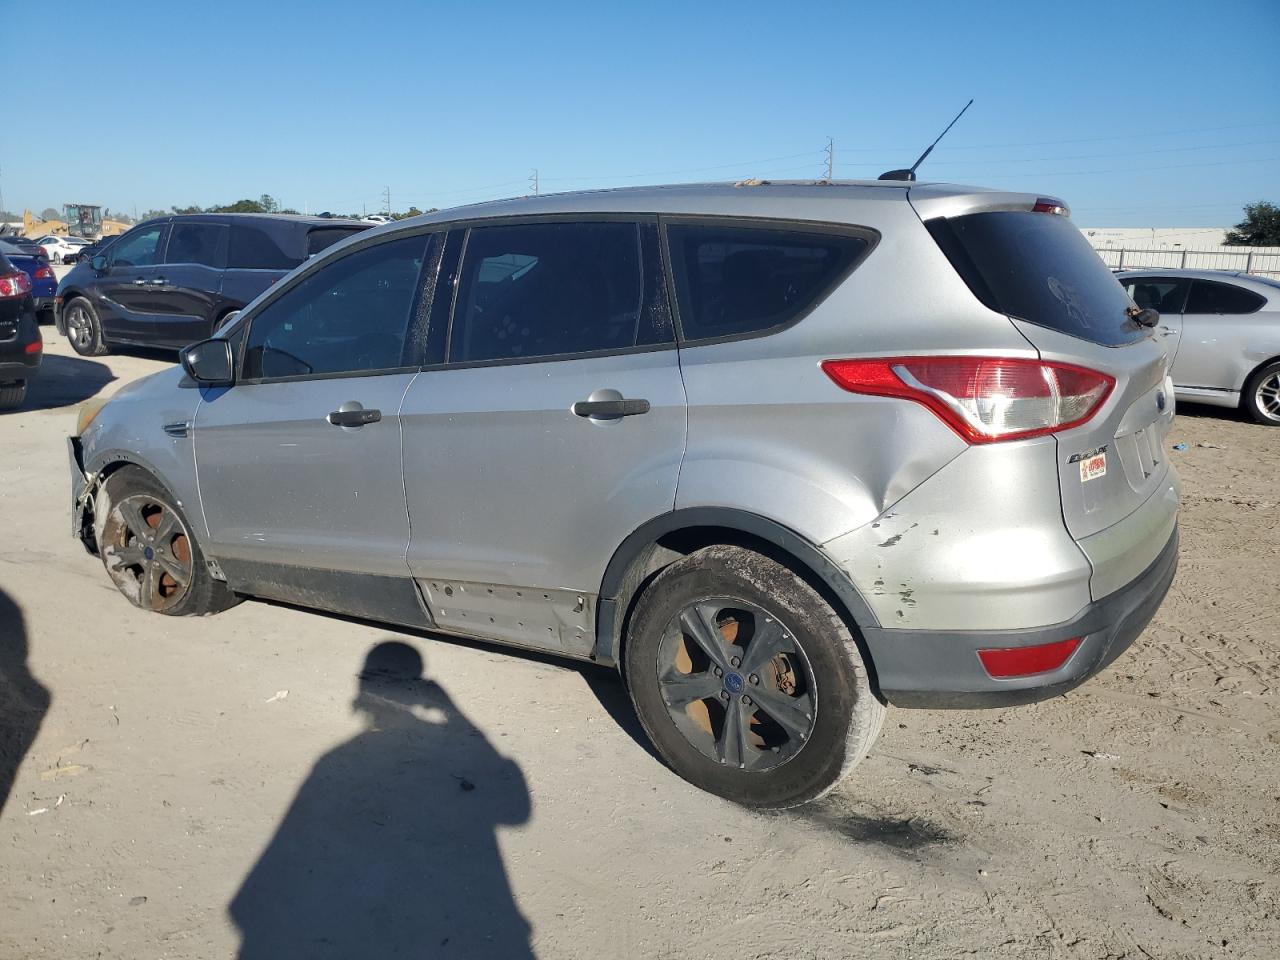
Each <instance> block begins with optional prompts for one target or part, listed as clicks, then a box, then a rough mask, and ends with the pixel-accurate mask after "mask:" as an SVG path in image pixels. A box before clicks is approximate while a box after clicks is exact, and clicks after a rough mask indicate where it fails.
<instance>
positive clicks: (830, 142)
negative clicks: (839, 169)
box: [827, 137, 836, 180]
mask: <svg viewBox="0 0 1280 960" xmlns="http://www.w3.org/2000/svg"><path fill="white" fill-rule="evenodd" d="M835 166H836V142H835V140H834V139H833V138H832V137H827V179H828V180H834V179H835V177H834V173H835Z"/></svg>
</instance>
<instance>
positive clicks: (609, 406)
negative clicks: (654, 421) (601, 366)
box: [573, 398, 649, 419]
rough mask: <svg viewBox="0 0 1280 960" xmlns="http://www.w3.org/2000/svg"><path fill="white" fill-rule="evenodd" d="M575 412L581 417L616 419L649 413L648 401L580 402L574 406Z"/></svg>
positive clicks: (619, 399) (620, 399)
mask: <svg viewBox="0 0 1280 960" xmlns="http://www.w3.org/2000/svg"><path fill="white" fill-rule="evenodd" d="M573 412H574V413H575V414H576V415H577V416H579V417H599V418H601V419H615V418H617V417H635V416H639V415H640V414H642V413H648V412H649V401H648V400H623V399H622V398H618V399H617V400H579V401H578V402H577V403H575V404H574V405H573Z"/></svg>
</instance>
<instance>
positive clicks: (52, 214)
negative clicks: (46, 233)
mask: <svg viewBox="0 0 1280 960" xmlns="http://www.w3.org/2000/svg"><path fill="white" fill-rule="evenodd" d="M40 219H41V220H61V219H62V214H60V213H59V212H58V211H57V210H55V209H53V207H45V208H44V209H43V210H41V211H40Z"/></svg>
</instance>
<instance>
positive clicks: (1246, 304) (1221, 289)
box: [1186, 280, 1267, 313]
mask: <svg viewBox="0 0 1280 960" xmlns="http://www.w3.org/2000/svg"><path fill="white" fill-rule="evenodd" d="M1266 302H1267V301H1266V298H1265V297H1260V296H1258V294H1256V293H1254V292H1253V291H1252V290H1246V289H1244V287H1237V286H1236V285H1235V284H1233V283H1217V282H1215V281H1213V280H1194V281H1192V283H1191V296H1189V297H1187V309H1186V312H1187V313H1253V312H1254V311H1256V310H1260V309H1261V308H1262V305H1263V304H1264V303H1266Z"/></svg>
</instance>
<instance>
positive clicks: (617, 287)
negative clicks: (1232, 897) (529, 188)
mask: <svg viewBox="0 0 1280 960" xmlns="http://www.w3.org/2000/svg"><path fill="white" fill-rule="evenodd" d="M646 228H647V229H648V230H649V231H651V232H652V234H653V243H652V244H651V245H652V246H654V247H655V248H656V227H655V226H654V225H653V224H647V225H642V224H639V223H634V222H600V223H531V224H514V225H509V226H493V227H476V228H473V229H472V230H471V231H470V234H469V236H468V238H467V245H466V252H465V254H464V258H463V264H462V275H461V280H460V284H459V292H458V301H457V309H456V313H455V319H454V328H453V334H452V337H451V346H450V353H449V357H450V360H452V361H453V362H460V363H468V362H476V361H486V360H526V359H534V358H540V357H554V356H563V355H566V354H580V353H592V352H597V351H604V350H623V349H627V348H629V347H636V346H642V345H645V344H650V343H656V342H660V338H661V331H660V329H659V327H658V325H657V324H655V323H654V319H653V316H652V314H651V311H650V310H648V309H646V301H647V299H648V298H646V296H645V278H646V272H645V270H644V269H643V268H642V263H643V262H644V256H643V253H642V243H641V233H642V229H646ZM657 272H658V271H657V269H656V264H654V265H652V266H651V268H650V270H649V273H651V274H657ZM653 279H656V277H654V278H653Z"/></svg>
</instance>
